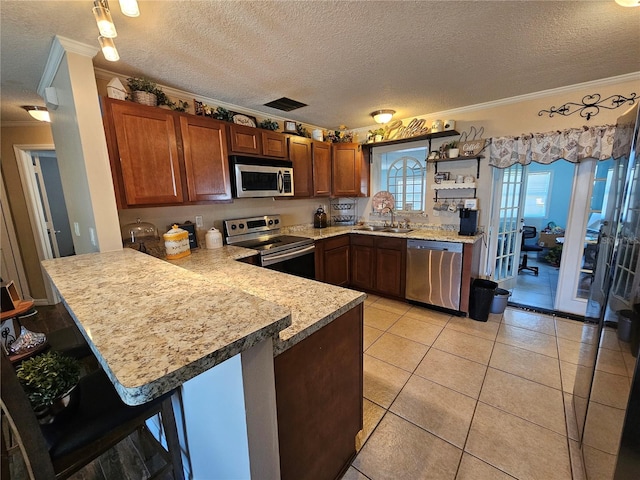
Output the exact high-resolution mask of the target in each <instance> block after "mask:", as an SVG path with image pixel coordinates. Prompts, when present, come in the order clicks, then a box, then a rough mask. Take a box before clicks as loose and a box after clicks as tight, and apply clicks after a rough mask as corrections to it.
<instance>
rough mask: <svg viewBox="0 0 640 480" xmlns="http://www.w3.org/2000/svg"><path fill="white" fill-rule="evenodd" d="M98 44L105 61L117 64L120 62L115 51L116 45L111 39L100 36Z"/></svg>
mask: <svg viewBox="0 0 640 480" xmlns="http://www.w3.org/2000/svg"><path fill="white" fill-rule="evenodd" d="M98 42H99V43H100V48H101V49H102V54H103V55H104V58H105V59H106V60H109V61H110V62H117V61H118V60H120V55H118V50H117V49H116V44H115V42H114V41H113V38H108V37H102V36H100V37H98Z"/></svg>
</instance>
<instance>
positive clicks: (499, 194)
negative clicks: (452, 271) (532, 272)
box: [489, 163, 526, 289]
mask: <svg viewBox="0 0 640 480" xmlns="http://www.w3.org/2000/svg"><path fill="white" fill-rule="evenodd" d="M525 172H526V167H523V166H522V165H520V164H517V163H516V164H515V165H512V166H511V167H509V168H505V169H494V172H493V173H494V181H493V186H494V192H495V194H494V196H493V200H492V203H493V205H492V215H491V218H492V220H491V232H490V237H489V252H491V253H490V257H489V265H493V279H494V280H495V281H496V282H498V284H499V285H500V287H501V288H505V289H510V288H513V287H515V284H516V280H517V276H518V266H519V265H520V244H521V241H522V223H523V219H522V211H523V209H524V192H525V191H526V185H525V182H526V175H525ZM489 270H491V267H490V268H489Z"/></svg>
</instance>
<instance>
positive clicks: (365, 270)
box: [351, 234, 407, 298]
mask: <svg viewBox="0 0 640 480" xmlns="http://www.w3.org/2000/svg"><path fill="white" fill-rule="evenodd" d="M406 251H407V242H406V240H405V239H404V238H392V237H379V236H374V235H358V234H354V235H351V286H352V287H355V288H361V289H363V290H367V291H371V292H375V293H379V294H381V295H385V296H391V297H397V298H404V292H405V281H406V280H405V274H406V265H405V263H406Z"/></svg>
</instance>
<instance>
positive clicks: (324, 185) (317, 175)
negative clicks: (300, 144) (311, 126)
mask: <svg viewBox="0 0 640 480" xmlns="http://www.w3.org/2000/svg"><path fill="white" fill-rule="evenodd" d="M311 157H312V162H313V196H314V197H328V196H329V195H331V144H330V143H324V142H318V141H315V140H313V141H312V142H311Z"/></svg>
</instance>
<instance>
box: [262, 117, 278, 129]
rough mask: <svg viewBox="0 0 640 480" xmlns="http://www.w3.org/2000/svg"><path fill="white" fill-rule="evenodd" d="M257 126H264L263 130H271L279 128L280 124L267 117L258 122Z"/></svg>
mask: <svg viewBox="0 0 640 480" xmlns="http://www.w3.org/2000/svg"><path fill="white" fill-rule="evenodd" d="M258 127H259V128H264V129H265V130H271V131H274V132H275V131H276V130H278V128H280V125H278V122H274V121H273V120H271V119H270V118H267V119H266V120H263V121H261V122H260V123H259V124H258Z"/></svg>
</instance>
